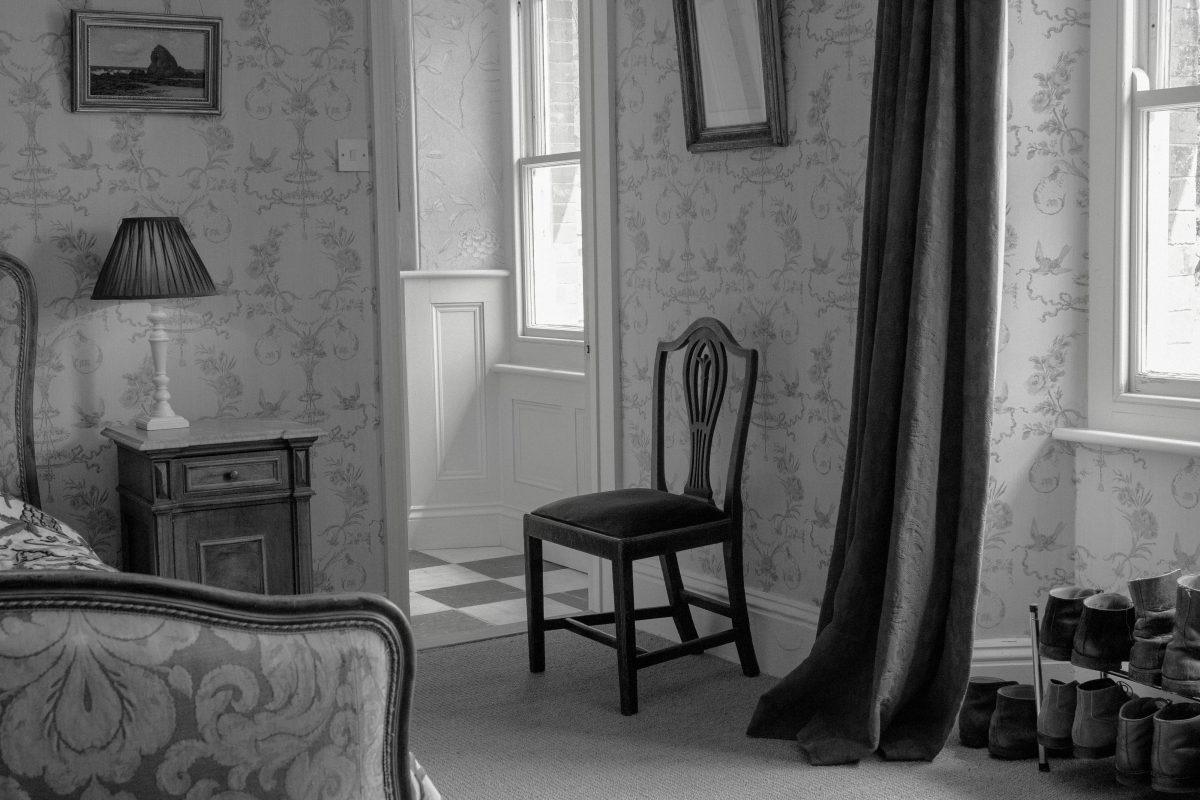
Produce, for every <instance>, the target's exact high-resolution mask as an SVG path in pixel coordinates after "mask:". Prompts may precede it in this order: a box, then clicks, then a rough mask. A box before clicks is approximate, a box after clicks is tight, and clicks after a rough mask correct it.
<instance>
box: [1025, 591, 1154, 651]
mask: <svg viewBox="0 0 1200 800" xmlns="http://www.w3.org/2000/svg"><path fill="white" fill-rule="evenodd" d="M1136 619H1137V614H1136V612H1135V611H1134V608H1133V603H1132V602H1131V601H1130V599H1129V598H1128V597H1126V596H1125V595H1123V594H1117V593H1115V592H1103V593H1102V592H1101V591H1100V590H1099V589H1088V588H1085V587H1081V586H1058V587H1056V588H1054V589H1051V590H1050V596H1049V597H1048V598H1047V599H1046V611H1045V614H1044V615H1043V616H1042V625H1041V629H1040V632H1039V634H1038V639H1039V645H1038V649H1039V650H1040V651H1041V654H1042V656H1043V657H1045V658H1053V659H1055V660H1057V661H1067V660H1070V662H1071V663H1072V664H1074V665H1075V666H1077V667H1084V668H1086V669H1094V670H1098V671H1100V672H1108V671H1110V670H1114V669H1120V668H1121V662H1123V661H1125V660H1126V659H1128V658H1129V651H1130V649H1131V648H1132V647H1133V628H1134V623H1135V621H1136Z"/></svg>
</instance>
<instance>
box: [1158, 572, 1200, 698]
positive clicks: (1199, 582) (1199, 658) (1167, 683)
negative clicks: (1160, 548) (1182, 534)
mask: <svg viewBox="0 0 1200 800" xmlns="http://www.w3.org/2000/svg"><path fill="white" fill-rule="evenodd" d="M1162 686H1163V688H1164V689H1167V690H1169V691H1172V692H1178V693H1179V694H1182V695H1186V696H1188V697H1197V696H1200V575H1185V576H1183V577H1182V578H1180V579H1179V582H1178V588H1177V589H1176V595H1175V631H1174V633H1173V634H1172V635H1171V642H1170V644H1168V645H1167V651H1166V654H1165V655H1164V656H1163V666H1162Z"/></svg>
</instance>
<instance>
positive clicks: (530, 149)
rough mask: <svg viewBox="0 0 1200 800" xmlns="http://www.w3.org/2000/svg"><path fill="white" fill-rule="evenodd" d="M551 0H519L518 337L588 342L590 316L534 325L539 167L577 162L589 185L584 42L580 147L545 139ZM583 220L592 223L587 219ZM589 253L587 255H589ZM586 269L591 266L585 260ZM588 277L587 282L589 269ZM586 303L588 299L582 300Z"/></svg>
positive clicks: (516, 64)
mask: <svg viewBox="0 0 1200 800" xmlns="http://www.w3.org/2000/svg"><path fill="white" fill-rule="evenodd" d="M544 2H546V0H516V3H515V6H516V8H515V15H516V29H517V35H516V36H515V37H514V39H515V41H514V53H513V58H512V69H513V74H514V76H515V79H514V80H513V85H514V88H515V89H516V95H517V97H516V98H515V103H514V105H515V107H516V108H517V109H518V110H519V113H518V114H517V115H516V117H517V119H516V125H515V126H514V127H515V130H514V136H513V141H514V143H515V144H516V147H515V153H514V159H513V164H514V170H513V184H514V187H513V188H514V193H515V195H516V196H515V203H514V205H515V214H514V217H515V219H514V232H515V239H516V249H517V264H518V269H517V279H516V281H514V283H515V284H516V308H517V314H516V317H517V339H518V340H526V341H537V342H548V343H555V342H558V343H565V344H571V345H578V344H582V343H584V342H585V340H586V336H587V334H586V326H587V323H586V320H585V322H584V325H583V326H582V327H580V328H566V327H556V326H550V325H534V324H533V323H532V321H531V320H532V319H533V317H534V314H533V307H532V304H533V300H534V292H533V282H534V261H533V246H532V242H533V192H532V189H531V183H532V179H533V172H534V170H535V169H537V168H539V167H552V166H568V165H575V166H577V167H578V168H579V172H580V181H581V192H582V194H583V196H584V197H586V196H587V192H588V191H589V187H588V186H587V185H586V183H587V177H586V172H587V171H586V170H585V169H584V156H585V153H584V138H585V137H584V130H583V127H584V124H585V120H584V118H583V117H584V109H583V107H582V106H583V103H582V95H583V93H582V87H583V84H584V83H585V81H586V80H587V79H588V76H587V75H586V73H585V70H588V69H590V65H589V64H588V63H586V60H585V59H584V53H583V46H582V41H581V42H580V49H579V84H580V89H581V91H580V121H579V125H580V130H579V134H580V143H579V145H580V149H578V150H570V151H564V152H559V153H548V152H546V151H547V149H548V146H547V143H546V141H545V138H546V137H545V124H544V117H543V114H542V113H541V112H542V111H543V110H544V109H545V101H544V95H543V86H544V84H543V82H542V80H541V79H540V78H541V74H540V69H541V67H540V64H542V63H543V54H542V38H541V36H540V35H538V34H539V33H540V31H541V30H542V25H543V22H542V19H541V13H540V11H541V7H542V3H544ZM587 11H588V9H587V8H586V5H585V4H584V3H583V2H581V3H580V6H579V15H580V19H579V21H578V26H579V27H578V30H579V35H580V36H581V37H582V35H583V19H582V17H583V15H584V14H585V13H587ZM580 221H581V223H582V224H584V225H586V222H585V221H584V220H583V219H582V218H581V220H580ZM584 250H585V252H584V253H583V254H582V256H581V258H582V259H586V258H587V255H586V247H585V248H584ZM580 267H581V269H585V267H586V265H585V264H583V263H581V264H580ZM584 280H585V281H586V280H587V275H586V269H585V274H584ZM581 300H582V301H583V302H584V303H585V305H586V297H584V298H581Z"/></svg>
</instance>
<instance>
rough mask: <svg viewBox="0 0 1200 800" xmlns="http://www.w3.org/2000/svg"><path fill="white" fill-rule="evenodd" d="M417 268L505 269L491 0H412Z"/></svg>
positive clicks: (499, 62)
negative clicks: (418, 223) (417, 224)
mask: <svg viewBox="0 0 1200 800" xmlns="http://www.w3.org/2000/svg"><path fill="white" fill-rule="evenodd" d="M412 15H413V53H414V59H415V64H414V67H415V78H414V80H415V82H416V90H417V183H418V191H419V193H420V200H419V202H420V206H421V207H420V212H419V215H418V217H419V221H420V228H421V236H420V238H421V269H508V267H509V265H508V261H509V252H510V250H509V240H510V234H509V232H510V230H511V228H510V226H509V225H508V223H507V222H506V219H507V213H508V212H507V208H506V203H505V200H504V198H505V193H506V192H507V186H508V183H507V180H506V177H505V174H506V170H507V165H508V164H509V162H510V161H511V157H510V155H509V153H510V144H509V136H508V127H509V124H510V123H509V115H508V106H509V103H508V95H507V93H506V92H507V84H506V83H505V81H504V80H503V78H504V72H505V70H506V69H507V61H506V59H507V55H506V54H507V36H508V20H507V18H506V4H505V3H499V2H494V0H413V8H412Z"/></svg>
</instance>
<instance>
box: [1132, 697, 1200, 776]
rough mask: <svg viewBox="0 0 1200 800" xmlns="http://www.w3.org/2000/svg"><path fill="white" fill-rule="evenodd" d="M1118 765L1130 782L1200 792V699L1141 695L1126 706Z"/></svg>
mask: <svg viewBox="0 0 1200 800" xmlns="http://www.w3.org/2000/svg"><path fill="white" fill-rule="evenodd" d="M1119 725H1120V730H1119V731H1118V734H1117V753H1116V755H1117V757H1116V760H1115V766H1116V769H1117V780H1118V781H1119V782H1121V783H1123V784H1125V785H1126V786H1140V785H1145V784H1147V783H1148V784H1150V787H1151V788H1152V789H1154V790H1155V791H1158V792H1167V793H1169V794H1186V793H1192V792H1197V791H1200V703H1171V702H1169V701H1167V700H1163V699H1159V698H1152V697H1139V698H1136V699H1134V700H1130V701H1129V702H1128V703H1126V704H1125V705H1124V706H1122V707H1121V713H1120V721H1119Z"/></svg>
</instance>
